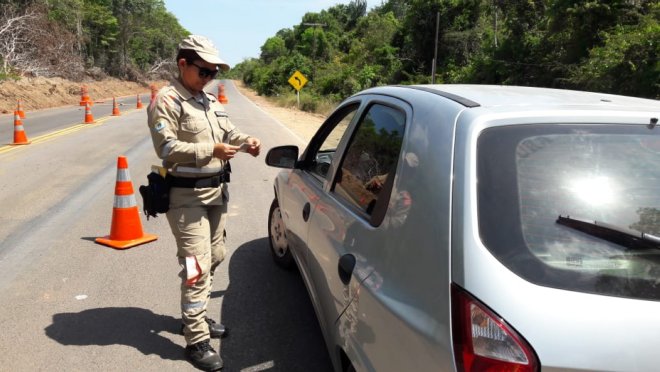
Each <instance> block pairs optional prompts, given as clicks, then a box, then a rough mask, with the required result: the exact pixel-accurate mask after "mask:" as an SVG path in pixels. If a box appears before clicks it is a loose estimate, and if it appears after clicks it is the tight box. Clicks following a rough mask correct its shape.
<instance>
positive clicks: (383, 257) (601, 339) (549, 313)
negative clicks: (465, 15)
mask: <svg viewBox="0 0 660 372" xmlns="http://www.w3.org/2000/svg"><path fill="white" fill-rule="evenodd" d="M658 117H660V102H658V101H655V100H646V99H639V98H632V97H623V96H614V95H606V94H597V93H587V92H578V91H568V90H553V89H540V88H529V87H505V86H476V85H472V86H471V85H425V86H389V87H378V88H372V89H368V90H365V91H363V92H361V93H358V94H356V95H354V96H352V97H350V98H348V99H346V100H345V101H344V102H343V103H341V104H340V105H339V106H338V108H337V109H336V110H335V111H334V113H333V114H332V115H331V116H330V117H329V118H328V119H327V121H326V122H325V123H324V124H323V126H322V127H321V128H320V129H319V131H318V133H316V135H315V136H314V138H313V139H312V140H311V142H310V143H309V145H308V146H307V148H306V149H305V150H304V152H303V153H302V154H300V155H299V151H298V148H297V147H295V146H279V147H276V148H273V149H271V150H270V151H269V153H268V155H267V159H266V162H267V163H268V164H269V165H271V166H275V167H281V168H287V169H286V170H283V171H282V172H280V173H279V174H278V176H277V177H276V179H275V182H274V189H275V200H274V201H273V204H272V206H271V209H270V214H269V220H268V225H269V235H270V243H271V248H272V253H273V257H274V259H275V262H276V263H278V264H279V265H281V266H283V267H292V266H297V267H298V269H299V271H300V273H301V276H302V278H303V280H304V282H305V284H306V287H307V289H308V292H309V296H310V298H311V301H312V303H313V305H314V309H315V311H316V314H317V317H318V320H319V323H320V325H321V329H322V331H323V335H324V338H325V341H326V345H327V348H328V351H329V353H330V357H331V359H332V362H333V365H334V368H335V371H337V372H344V371H379V372H381V371H382V372H384V371H486V370H489V371H510V370H515V371H539V370H543V371H560V370H561V371H658V370H660V126H659V125H658Z"/></svg>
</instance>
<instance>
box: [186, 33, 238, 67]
mask: <svg viewBox="0 0 660 372" xmlns="http://www.w3.org/2000/svg"><path fill="white" fill-rule="evenodd" d="M179 49H191V50H194V51H195V52H197V54H198V55H199V57H200V58H201V59H203V60H204V61H206V62H208V63H213V64H214V65H218V67H220V68H221V69H222V71H227V70H229V65H228V64H227V63H225V61H223V60H222V59H220V56H219V53H218V50H217V49H216V48H215V46H213V43H212V42H211V40H209V39H207V38H206V37H204V36H200V35H189V36H186V37H185V38H184V39H183V40H182V41H181V43H180V44H179Z"/></svg>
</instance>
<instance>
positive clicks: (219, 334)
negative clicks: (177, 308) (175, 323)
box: [179, 317, 229, 338]
mask: <svg viewBox="0 0 660 372" xmlns="http://www.w3.org/2000/svg"><path fill="white" fill-rule="evenodd" d="M204 320H205V321H206V323H207V324H208V325H209V334H210V335H211V338H225V337H227V336H229V328H227V327H225V326H224V325H223V324H221V323H216V322H215V321H214V320H213V319H211V318H209V317H204ZM184 327H185V326H184V325H183V324H181V331H180V332H179V333H180V334H183V328H184Z"/></svg>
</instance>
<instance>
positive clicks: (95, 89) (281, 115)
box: [0, 78, 324, 140]
mask: <svg viewBox="0 0 660 372" xmlns="http://www.w3.org/2000/svg"><path fill="white" fill-rule="evenodd" d="M234 83H235V84H236V86H237V87H238V89H239V91H240V92H241V93H242V94H243V95H244V96H245V97H247V98H248V99H250V100H251V101H253V102H254V103H255V104H257V105H258V106H259V107H260V108H262V109H263V110H264V111H266V112H268V113H269V114H270V115H271V116H273V117H274V118H275V119H277V120H278V121H280V122H281V123H282V124H284V125H286V126H287V127H288V128H289V129H291V130H292V131H293V132H294V133H296V134H297V135H298V136H300V137H301V138H302V139H304V140H309V139H310V138H311V137H312V135H313V134H314V133H315V132H316V130H317V129H318V127H319V126H320V125H321V123H322V122H323V120H324V117H323V116H321V115H316V114H311V113H307V112H303V111H300V110H298V109H296V108H295V107H292V108H285V107H278V106H277V105H275V104H274V103H272V102H270V101H269V100H267V99H266V98H265V97H262V96H258V95H257V94H256V93H255V92H254V91H252V90H250V89H248V88H246V87H245V86H243V84H242V83H241V82H240V81H234ZM151 84H153V85H155V86H156V87H158V88H160V87H162V86H164V85H166V84H167V82H166V81H154V82H149V84H146V85H142V84H138V83H135V82H127V81H122V80H118V79H105V80H102V81H89V82H85V83H79V82H72V81H68V80H64V79H60V78H23V79H21V80H18V81H3V82H0V113H2V114H11V113H12V112H13V111H14V110H16V107H17V104H18V100H20V101H21V106H22V108H23V110H24V111H26V112H27V111H33V110H39V109H45V108H52V107H60V106H66V105H77V104H79V103H80V99H81V87H82V86H83V85H84V86H85V87H86V88H87V91H88V95H89V97H90V98H91V99H92V100H93V101H95V102H100V101H106V100H111V99H112V97H122V96H129V95H134V94H138V93H149V92H150V85H151ZM229 104H231V102H230V103H229Z"/></svg>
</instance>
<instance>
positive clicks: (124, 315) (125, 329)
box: [45, 307, 184, 360]
mask: <svg viewBox="0 0 660 372" xmlns="http://www.w3.org/2000/svg"><path fill="white" fill-rule="evenodd" d="M118 319H121V321H117V320H118ZM180 325H181V320H180V319H176V318H173V317H171V316H167V315H158V314H154V313H153V312H151V311H150V310H145V309H140V308H136V307H109V308H102V309H90V310H85V311H81V312H79V313H61V314H55V315H53V324H51V325H49V326H48V327H46V329H45V331H46V335H47V336H48V337H50V338H52V339H53V340H55V341H57V342H59V343H61V344H63V345H81V346H84V345H99V346H105V345H127V346H132V347H134V348H136V349H138V350H140V352H142V353H143V354H145V355H149V354H155V355H158V356H160V357H161V358H162V359H169V360H182V359H184V356H183V348H182V347H181V345H178V344H176V343H173V342H172V341H170V340H169V339H167V338H166V337H162V336H160V335H159V333H161V332H169V333H175V334H176V333H178V331H179V329H178V327H179V326H180Z"/></svg>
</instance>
